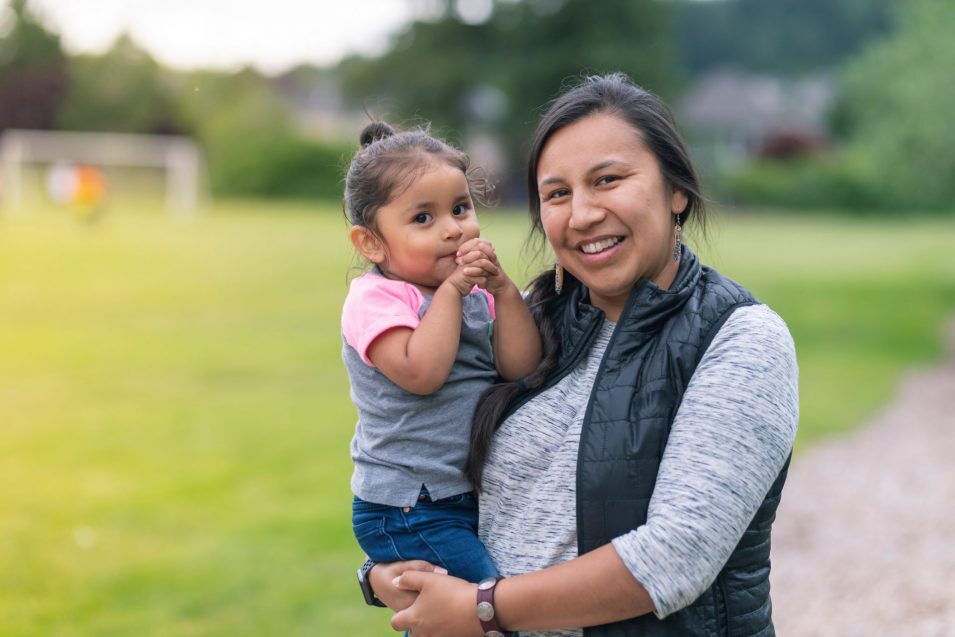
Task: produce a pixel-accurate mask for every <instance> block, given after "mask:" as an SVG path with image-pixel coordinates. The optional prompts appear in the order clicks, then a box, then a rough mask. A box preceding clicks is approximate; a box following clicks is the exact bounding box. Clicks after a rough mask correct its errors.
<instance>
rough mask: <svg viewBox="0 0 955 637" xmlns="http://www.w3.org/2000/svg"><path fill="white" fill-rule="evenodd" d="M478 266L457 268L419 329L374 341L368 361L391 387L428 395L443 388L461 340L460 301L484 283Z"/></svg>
mask: <svg viewBox="0 0 955 637" xmlns="http://www.w3.org/2000/svg"><path fill="white" fill-rule="evenodd" d="M479 273H480V275H483V274H484V271H483V270H482V269H480V268H479V267H477V266H474V265H469V266H463V265H462V266H459V267H458V268H457V269H456V270H455V271H454V273H453V274H452V275H451V276H450V277H448V279H447V280H445V281H444V283H442V284H441V285H440V286H439V287H438V289H437V290H436V291H435V293H434V296H433V297H432V298H431V305H430V306H429V307H428V311H427V312H425V314H424V316H423V317H421V323H419V324H418V327H417V328H415V329H411V328H408V327H397V328H394V329H392V330H388V331H387V332H385V333H383V334H382V335H381V336H379V337H378V338H376V339H375V340H374V341H373V342H372V344H371V345H370V346H369V347H368V358H369V359H370V360H371V362H372V363H374V365H375V367H377V368H378V370H379V371H381V373H382V374H384V375H385V376H387V377H388V378H389V379H390V380H391V381H392V382H393V383H395V384H396V385H398V386H399V387H401V388H402V389H406V390H407V391H410V392H412V393H414V394H420V395H423V396H424V395H427V394H432V393H434V392H436V391H437V390H438V389H440V388H441V386H442V385H444V382H445V381H446V380H447V379H448V374H450V373H451V366H452V365H453V364H454V359H455V357H456V356H457V352H458V341H459V340H460V337H461V311H462V301H461V299H462V298H464V297H465V296H467V295H468V294H470V292H471V289H472V288H473V287H474V286H475V285H479V284H481V283H483V282H484V276H479Z"/></svg>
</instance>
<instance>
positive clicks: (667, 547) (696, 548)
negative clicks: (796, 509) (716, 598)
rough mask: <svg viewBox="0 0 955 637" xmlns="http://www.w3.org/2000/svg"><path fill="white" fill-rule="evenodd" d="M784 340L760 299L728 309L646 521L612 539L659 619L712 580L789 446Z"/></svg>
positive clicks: (793, 380)
mask: <svg viewBox="0 0 955 637" xmlns="http://www.w3.org/2000/svg"><path fill="white" fill-rule="evenodd" d="M797 381H798V369H797V366H796V352H795V348H794V346H793V341H792V337H791V336H790V334H789V330H788V329H787V328H786V324H785V323H784V322H783V320H782V319H781V318H780V317H779V316H778V315H777V314H776V313H775V312H773V311H772V310H771V309H769V308H768V307H766V306H765V305H755V306H746V307H742V308H739V309H737V310H736V311H734V312H733V314H732V315H731V316H730V317H729V318H728V319H727V321H726V322H725V323H724V324H723V327H721V328H720V330H719V332H718V333H717V335H716V337H715V338H714V339H713V342H712V343H711V344H710V347H709V348H708V349H707V350H706V353H705V354H704V356H703V358H702V360H701V361H700V364H699V366H698V367H697V369H696V372H695V373H694V374H693V378H692V379H690V383H689V385H688V387H687V389H686V393H685V394H684V397H683V403H682V404H681V405H680V409H679V411H678V412H677V415H676V418H675V419H674V422H673V427H672V429H671V431H670V437H669V439H668V441H667V446H666V449H665V451H664V454H663V459H662V461H661V464H660V471H659V474H658V476H657V483H656V487H655V488H654V491H653V496H652V498H651V500H650V505H649V510H648V518H647V523H646V524H645V525H643V526H641V527H640V528H638V529H636V530H634V531H631V532H630V533H627V534H625V535H622V536H620V537H618V538H616V539H614V540H613V546H614V548H616V550H617V553H618V554H619V555H620V557H621V558H622V559H623V561H624V563H625V564H626V565H627V568H629V569H630V572H631V573H632V574H633V576H634V577H635V578H636V579H637V581H639V582H640V583H641V584H642V585H643V586H644V588H646V589H647V592H648V593H649V594H650V597H651V598H652V600H653V604H654V606H655V607H656V615H657V616H658V617H660V618H663V617H666V616H667V615H669V614H670V613H673V612H675V611H677V610H680V609H681V608H683V607H685V606H687V605H689V604H690V603H692V602H693V601H694V600H695V599H696V598H697V597H699V596H700V595H701V594H702V593H703V592H704V591H705V590H706V589H707V588H708V587H709V586H710V584H712V583H713V580H715V579H716V576H717V574H719V571H720V569H721V568H722V567H723V565H724V564H725V563H726V561H727V560H728V559H729V556H730V554H731V553H732V551H733V548H734V547H735V546H736V544H737V543H738V542H739V539H740V538H741V537H742V535H743V531H744V530H745V529H746V527H747V526H748V525H749V523H750V521H751V520H752V519H753V515H755V513H756V509H757V508H758V507H759V505H760V503H761V502H762V501H763V498H764V497H765V495H766V492H767V491H768V490H769V487H770V486H771V485H772V483H773V481H774V480H775V479H776V476H777V475H778V474H779V471H780V469H781V468H782V466H783V464H784V463H785V461H786V458H787V457H788V455H789V452H790V451H791V450H792V445H793V439H794V438H795V435H796V426H797V422H798V420H799V399H798V389H797Z"/></svg>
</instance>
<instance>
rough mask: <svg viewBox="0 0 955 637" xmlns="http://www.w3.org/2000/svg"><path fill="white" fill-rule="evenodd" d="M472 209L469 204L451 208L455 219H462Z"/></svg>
mask: <svg viewBox="0 0 955 637" xmlns="http://www.w3.org/2000/svg"><path fill="white" fill-rule="evenodd" d="M470 209H471V206H469V205H467V204H463V203H459V204H458V205H456V206H455V207H454V208H451V214H452V215H454V216H455V217H460V216H462V215H466V214H467V213H468V210H470Z"/></svg>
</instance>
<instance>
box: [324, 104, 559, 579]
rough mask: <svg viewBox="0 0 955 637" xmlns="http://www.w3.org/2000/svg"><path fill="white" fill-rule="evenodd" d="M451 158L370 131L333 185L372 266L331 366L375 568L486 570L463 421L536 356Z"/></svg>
mask: <svg viewBox="0 0 955 637" xmlns="http://www.w3.org/2000/svg"><path fill="white" fill-rule="evenodd" d="M475 190H476V188H475V185H474V184H473V183H472V181H471V179H470V178H469V171H468V161H467V158H466V157H465V155H464V154H463V153H461V152H460V151H458V150H456V149H454V148H452V147H450V146H449V145H447V144H446V143H444V142H442V141H440V140H438V139H435V138H434V137H432V136H431V135H429V134H428V133H426V132H424V131H420V130H418V131H407V132H400V133H396V132H395V131H394V130H393V129H392V128H391V127H390V126H388V125H387V124H385V123H383V122H373V123H371V124H369V125H368V126H366V127H365V130H363V131H362V133H361V149H360V150H359V151H358V152H357V153H356V155H355V157H354V158H353V159H352V163H351V166H350V167H349V169H348V174H347V176H346V178H345V206H346V210H347V215H348V218H349V221H350V222H351V224H352V227H351V231H350V235H349V236H350V238H351V241H352V243H353V244H354V246H355V248H356V249H357V250H358V251H359V252H360V253H361V254H362V256H364V257H365V258H366V259H368V260H369V261H370V262H371V263H372V264H374V265H373V266H372V268H371V269H370V270H369V271H368V272H366V273H365V274H363V275H362V276H360V277H358V278H357V279H355V280H354V281H352V283H351V287H350V289H349V292H348V297H347V298H346V299H345V305H344V308H343V310H342V334H343V337H344V341H345V343H344V346H343V349H342V357H343V359H344V361H345V367H346V369H347V371H348V376H349V380H350V381H351V397H352V400H353V401H354V403H355V406H356V407H357V409H358V424H357V425H356V429H355V436H354V438H353V439H352V442H351V456H352V460H353V461H354V463H355V471H354V473H353V475H352V480H351V486H352V491H353V492H354V494H355V499H354V505H353V516H352V523H353V526H354V531H355V537H356V538H357V540H358V543H359V544H360V545H361V547H362V549H364V551H365V552H366V553H367V554H368V556H369V557H370V558H371V559H372V560H374V561H376V562H392V561H395V560H408V559H423V560H427V561H429V562H431V563H433V564H436V565H439V566H442V567H444V568H446V569H448V571H449V572H450V573H451V574H452V575H455V576H457V577H461V578H464V579H467V580H469V581H472V582H477V581H480V580H481V579H484V578H485V577H490V576H492V575H495V574H496V569H495V568H494V564H493V563H492V562H491V559H490V557H489V556H488V554H487V552H486V551H485V549H484V546H483V545H482V544H481V542H480V540H478V538H477V501H476V499H475V496H474V494H473V493H472V486H471V484H470V483H469V482H468V480H467V479H466V478H465V476H464V464H465V461H466V459H467V455H468V440H469V435H470V429H471V418H472V416H473V412H474V408H475V406H476V404H477V401H478V399H479V397H480V396H481V393H482V392H483V391H484V390H485V389H486V388H487V387H489V386H490V385H491V384H492V383H493V382H494V381H495V379H496V378H497V376H498V375H500V376H502V377H504V378H505V379H509V380H516V379H518V378H521V377H523V376H525V375H527V374H529V373H530V372H532V371H533V370H534V369H535V368H536V366H537V363H538V361H539V359H540V352H541V344H540V336H539V334H538V332H537V328H536V327H535V325H534V322H533V320H532V319H531V316H530V312H529V311H528V309H527V306H526V305H525V303H524V299H523V298H522V296H521V294H520V291H519V290H518V289H517V287H516V286H515V285H514V283H513V282H512V281H511V280H510V279H509V278H508V277H507V275H506V274H505V273H504V271H503V270H502V269H501V265H500V263H499V262H498V259H497V256H496V255H495V253H494V247H493V246H492V245H491V244H490V242H488V241H486V240H484V239H481V238H480V229H479V227H478V222H477V216H476V213H475V210H474V196H473V195H474V194H476V193H475V192H474V191H475Z"/></svg>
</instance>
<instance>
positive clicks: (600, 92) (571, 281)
mask: <svg viewBox="0 0 955 637" xmlns="http://www.w3.org/2000/svg"><path fill="white" fill-rule="evenodd" d="M604 113H606V114H609V115H614V116H616V117H619V118H620V119H622V120H623V121H625V122H627V123H628V124H630V126H631V127H632V128H633V130H634V131H635V132H636V133H637V135H639V137H640V139H641V140H642V141H643V143H644V144H646V146H647V148H648V149H649V150H650V152H651V153H653V155H654V156H655V157H656V159H657V164H658V165H659V167H660V172H661V174H662V175H663V180H664V183H665V184H666V185H667V187H668V188H670V189H671V190H674V191H676V190H679V191H682V192H683V193H684V194H685V195H686V198H687V205H686V208H684V210H683V212H682V213H680V214H679V215H678V216H679V219H680V223H681V224H685V223H687V222H688V221H692V222H694V223H695V224H697V225H698V226H700V228H701V229H703V230H705V214H706V213H705V206H704V202H703V196H702V194H701V190H700V183H699V179H698V178H697V175H696V170H695V169H694V168H693V163H692V162H691V161H690V155H689V153H688V152H687V150H686V146H685V145H684V143H683V140H682V139H681V138H680V134H679V133H678V132H677V130H676V125H675V123H674V121H673V115H672V114H671V113H670V109H669V108H667V106H666V104H664V103H663V101H661V100H660V99H659V98H658V97H656V96H655V95H653V94H652V93H650V92H649V91H647V90H645V89H643V88H641V87H639V86H637V85H635V84H634V83H633V82H631V81H630V78H628V77H627V76H626V75H624V74H622V73H613V74H610V75H596V76H590V77H587V78H584V80H583V81H582V82H580V83H579V84H578V85H577V86H574V87H573V88H571V89H569V90H568V91H566V92H565V93H563V94H562V95H559V96H558V97H557V99H555V100H554V101H553V102H551V104H550V107H549V108H548V109H547V111H546V112H545V113H544V115H543V117H541V119H540V122H538V124H537V130H536V131H535V133H534V137H533V140H532V142H531V150H530V156H529V158H528V162H527V191H528V196H529V198H530V201H529V203H530V216H531V234H532V235H536V236H542V235H543V233H544V228H543V225H542V223H541V205H540V193H539V192H538V190H537V169H538V165H539V163H540V158H541V154H542V153H543V151H544V147H545V146H546V145H547V142H548V140H550V138H551V137H552V136H553V135H554V133H556V132H557V131H559V130H561V129H562V128H566V127H567V126H570V125H571V124H574V123H576V122H578V121H580V120H582V119H584V118H586V117H590V116H592V115H597V114H604ZM578 285H580V283H579V282H578V281H577V279H576V278H574V276H573V275H572V274H571V273H570V272H566V271H565V272H564V284H563V294H567V293H568V292H569V291H571V290H573V289H574V288H576V287H577V286H578ZM559 298H560V297H558V295H557V293H556V292H555V290H554V271H553V270H549V271H547V272H544V273H543V274H540V275H539V276H538V277H537V278H536V279H534V281H533V282H532V283H531V285H530V290H529V294H528V296H527V302H528V304H529V305H530V308H531V314H532V315H533V317H534V320H535V322H536V323H537V327H538V329H539V330H540V334H541V340H542V344H543V353H544V357H543V360H542V361H541V363H540V365H538V367H537V369H536V370H534V372H533V373H531V374H530V375H529V376H527V377H526V378H524V379H522V380H521V381H518V382H513V383H498V384H495V385H492V386H491V387H490V388H488V389H487V390H486V391H485V392H484V395H483V396H482V397H481V400H480V402H479V403H478V407H477V410H476V411H475V413H474V421H473V423H472V427H471V451H470V455H469V456H468V461H467V466H466V468H465V470H466V473H467V476H468V478H469V479H470V480H471V483H472V484H473V485H474V487H475V489H478V490H480V488H481V479H482V477H483V474H484V462H485V460H487V454H488V450H489V449H490V445H491V438H492V437H493V436H494V431H495V430H496V429H497V426H498V423H499V422H500V420H501V419H502V418H503V416H504V414H505V412H506V410H507V407H508V405H509V404H510V401H511V399H513V398H514V397H515V396H516V394H517V393H518V391H519V390H520V389H521V387H522V386H523V387H526V388H527V389H539V388H540V387H542V386H543V384H544V382H545V381H546V380H547V376H548V374H549V373H550V372H551V371H552V370H553V369H554V367H555V366H556V364H557V357H558V356H559V355H560V340H559V338H558V334H557V331H556V330H555V328H554V326H553V325H552V324H551V321H550V318H549V316H550V315H551V310H552V308H553V305H554V304H555V303H556V302H557V301H558V300H559Z"/></svg>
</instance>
